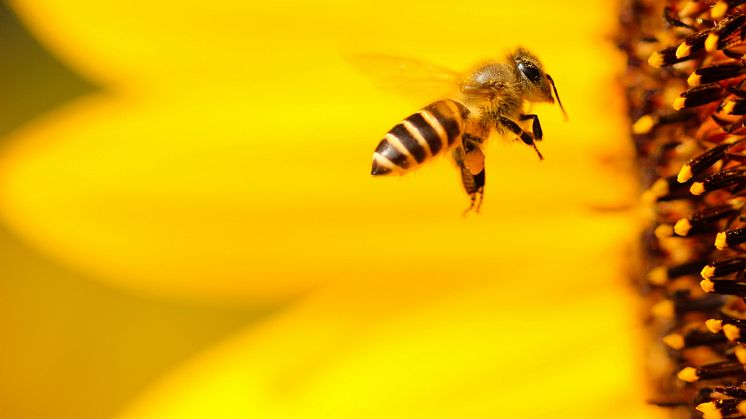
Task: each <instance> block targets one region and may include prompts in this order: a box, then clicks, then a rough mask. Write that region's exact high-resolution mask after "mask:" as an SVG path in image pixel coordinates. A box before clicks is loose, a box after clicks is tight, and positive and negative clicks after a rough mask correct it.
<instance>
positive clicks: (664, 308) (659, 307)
mask: <svg viewBox="0 0 746 419" xmlns="http://www.w3.org/2000/svg"><path fill="white" fill-rule="evenodd" d="M650 312H651V313H653V316H655V317H657V318H659V319H662V320H671V319H673V318H674V315H675V314H676V309H675V307H674V305H673V301H671V300H663V301H661V302H659V303H657V304H655V305H654V306H653V307H652V308H651V309H650Z"/></svg>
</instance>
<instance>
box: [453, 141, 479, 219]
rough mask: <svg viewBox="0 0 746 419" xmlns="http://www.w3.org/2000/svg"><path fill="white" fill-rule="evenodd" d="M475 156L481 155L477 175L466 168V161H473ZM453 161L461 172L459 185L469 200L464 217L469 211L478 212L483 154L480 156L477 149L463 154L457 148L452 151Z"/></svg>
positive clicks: (461, 149)
mask: <svg viewBox="0 0 746 419" xmlns="http://www.w3.org/2000/svg"><path fill="white" fill-rule="evenodd" d="M464 145H465V144H464ZM477 154H480V155H481V161H482V164H481V166H480V167H479V169H480V170H479V171H478V172H477V173H472V171H471V170H470V169H469V167H467V165H466V161H467V160H469V159H475V156H476V155H477ZM453 159H454V160H455V162H456V165H458V167H459V169H460V170H461V183H462V184H463V185H464V190H465V191H466V193H467V194H468V195H469V199H471V204H470V205H469V208H467V209H466V210H465V211H464V215H466V213H468V212H469V211H471V210H474V211H475V212H479V208H480V207H481V206H482V200H483V198H484V182H485V175H484V154H482V150H481V149H479V148H474V149H471V150H469V151H467V152H466V153H465V152H464V148H463V147H457V148H455V149H454V150H453ZM465 159H466V160H465Z"/></svg>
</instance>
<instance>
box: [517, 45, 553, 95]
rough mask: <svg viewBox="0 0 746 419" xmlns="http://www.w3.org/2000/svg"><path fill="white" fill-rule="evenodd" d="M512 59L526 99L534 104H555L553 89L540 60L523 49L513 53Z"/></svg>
mask: <svg viewBox="0 0 746 419" xmlns="http://www.w3.org/2000/svg"><path fill="white" fill-rule="evenodd" d="M510 59H511V61H512V62H513V63H514V64H515V69H516V71H517V73H518V76H519V77H518V79H519V80H520V81H521V85H522V86H521V87H522V89H523V93H524V95H525V97H526V99H528V100H530V101H532V102H551V103H554V98H553V97H552V90H551V87H550V86H549V82H548V80H547V76H546V74H545V73H544V70H543V69H542V66H541V62H539V59H538V58H536V56H535V55H533V54H531V53H530V52H528V51H527V50H525V49H523V48H518V49H517V50H516V51H515V52H513V53H512V54H511V55H510Z"/></svg>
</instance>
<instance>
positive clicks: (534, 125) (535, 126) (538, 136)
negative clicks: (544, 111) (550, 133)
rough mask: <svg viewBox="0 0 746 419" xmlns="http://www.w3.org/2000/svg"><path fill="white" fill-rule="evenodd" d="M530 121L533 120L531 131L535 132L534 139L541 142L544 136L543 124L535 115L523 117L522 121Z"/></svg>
mask: <svg viewBox="0 0 746 419" xmlns="http://www.w3.org/2000/svg"><path fill="white" fill-rule="evenodd" d="M528 119H533V122H532V125H531V130H532V131H533V134H534V139H535V140H536V141H541V138H542V137H543V136H544V133H543V132H542V131H541V123H540V122H539V116H538V115H535V114H525V115H521V121H526V120H528Z"/></svg>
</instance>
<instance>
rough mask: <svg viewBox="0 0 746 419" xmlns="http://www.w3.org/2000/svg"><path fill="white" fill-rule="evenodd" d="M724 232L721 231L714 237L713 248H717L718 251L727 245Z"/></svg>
mask: <svg viewBox="0 0 746 419" xmlns="http://www.w3.org/2000/svg"><path fill="white" fill-rule="evenodd" d="M725 237H726V236H725V232H724V231H721V232H720V233H718V234H717V236H715V247H717V248H718V249H719V250H723V249H725V248H727V247H728V243H726V241H725Z"/></svg>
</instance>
